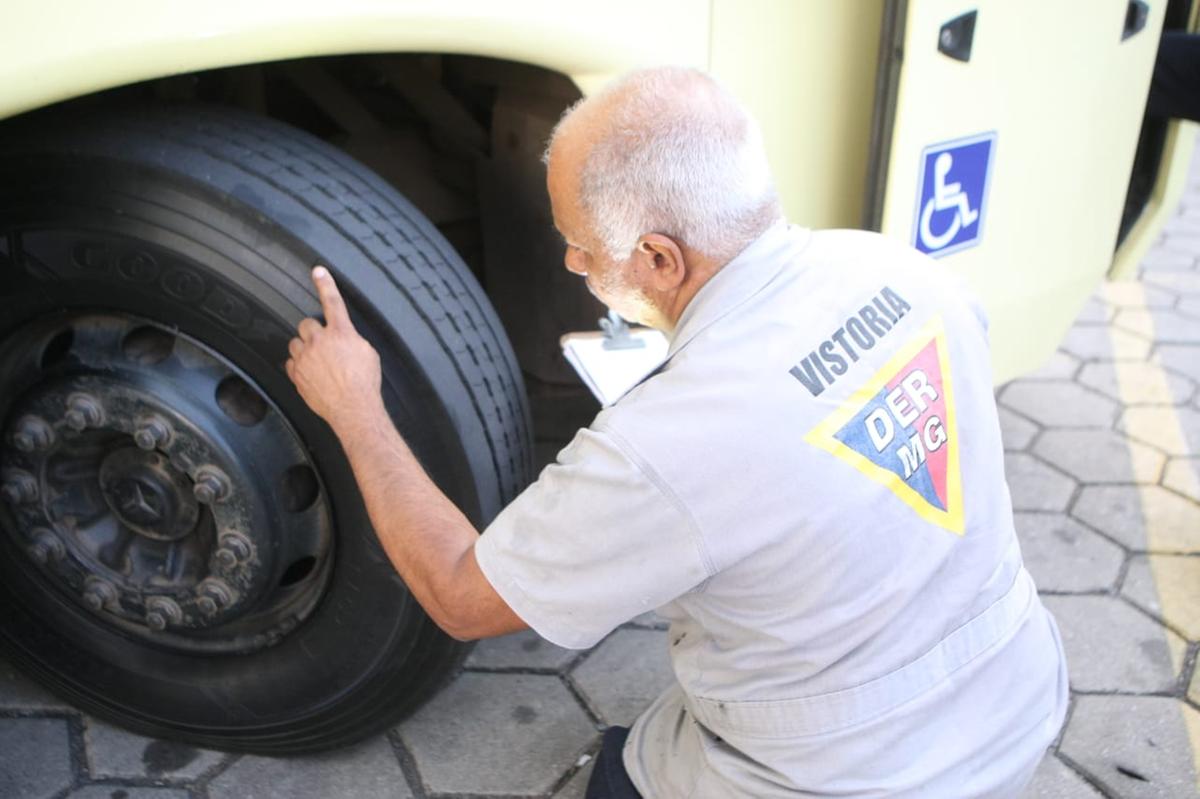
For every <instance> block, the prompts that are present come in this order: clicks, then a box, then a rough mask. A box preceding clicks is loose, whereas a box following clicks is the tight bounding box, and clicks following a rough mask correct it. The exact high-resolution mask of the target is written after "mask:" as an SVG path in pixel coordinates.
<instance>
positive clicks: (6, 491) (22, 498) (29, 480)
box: [0, 469, 38, 505]
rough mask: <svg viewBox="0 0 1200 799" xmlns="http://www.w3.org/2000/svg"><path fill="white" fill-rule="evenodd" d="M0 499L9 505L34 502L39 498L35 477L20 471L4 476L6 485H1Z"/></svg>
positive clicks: (13, 471)
mask: <svg viewBox="0 0 1200 799" xmlns="http://www.w3.org/2000/svg"><path fill="white" fill-rule="evenodd" d="M0 497H3V498H4V501H5V502H7V503H8V504H9V505H19V504H21V503H26V502H33V501H35V500H36V499H37V498H38V484H37V480H35V479H34V477H33V475H32V474H30V473H29V472H26V471H22V470H20V469H13V470H12V471H10V472H6V473H5V474H4V483H3V485H0Z"/></svg>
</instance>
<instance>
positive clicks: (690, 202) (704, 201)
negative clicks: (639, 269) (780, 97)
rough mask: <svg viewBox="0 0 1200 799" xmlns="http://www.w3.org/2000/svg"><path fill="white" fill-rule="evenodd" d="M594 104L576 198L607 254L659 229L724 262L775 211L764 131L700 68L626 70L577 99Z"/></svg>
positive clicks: (567, 119) (618, 254) (617, 253)
mask: <svg viewBox="0 0 1200 799" xmlns="http://www.w3.org/2000/svg"><path fill="white" fill-rule="evenodd" d="M584 104H587V105H588V106H593V104H595V106H594V107H597V108H601V109H602V110H603V111H604V112H606V113H601V114H600V115H599V118H600V120H601V121H600V123H599V125H600V129H599V130H595V131H593V135H592V136H591V137H590V138H591V140H592V146H591V149H590V150H589V151H588V153H587V155H586V156H585V159H584V164H583V167H582V171H581V174H580V176H579V202H580V205H581V207H582V208H583V210H584V212H585V213H586V214H587V216H588V217H589V221H590V222H591V225H592V229H593V230H594V232H595V234H596V236H597V237H598V238H599V240H600V242H601V244H602V245H603V247H604V249H605V250H606V251H607V253H608V255H609V256H610V257H611V258H613V259H616V260H623V259H625V258H627V257H628V256H629V254H630V253H631V252H632V251H633V249H634V247H635V246H636V245H637V240H638V237H639V236H641V235H643V234H645V233H660V234H662V235H665V236H670V237H671V238H673V239H675V240H677V241H679V242H681V243H683V244H685V245H687V246H688V247H691V248H693V249H695V250H698V251H700V252H701V253H704V254H705V255H707V256H709V257H710V258H714V259H716V260H718V261H719V262H720V263H722V264H724V263H725V262H727V261H728V260H729V259H731V258H733V256H735V255H737V253H739V252H740V251H741V250H742V249H743V248H745V246H746V245H747V244H749V243H750V242H751V241H753V240H754V239H755V238H757V237H758V236H759V235H760V234H761V233H762V232H763V231H764V230H766V229H767V228H768V227H769V226H770V225H771V223H773V222H775V221H776V220H777V219H779V218H780V217H781V216H782V211H781V209H780V206H779V200H778V197H777V195H776V193H775V187H774V185H773V183H772V180H771V172H770V167H769V165H768V163H767V156H766V151H765V150H764V148H763V143H762V133H761V131H760V130H759V127H758V124H757V123H756V122H755V121H754V119H753V118H752V117H751V116H750V114H749V113H747V112H746V110H745V109H744V108H743V107H742V106H741V104H739V103H738V101H737V100H736V99H734V97H733V96H732V95H731V94H730V93H729V92H728V91H726V90H725V89H724V88H723V87H721V86H720V85H719V84H718V83H717V82H716V81H715V80H713V78H711V77H710V76H708V75H706V74H704V73H703V72H700V71H699V70H694V69H686V68H682V67H658V68H654V69H646V70H640V71H637V72H633V73H630V74H628V75H626V76H624V77H622V78H620V79H619V80H617V81H616V82H614V83H612V84H610V85H608V86H606V87H605V88H604V89H603V90H602V91H601V92H599V93H598V94H596V95H594V96H593V97H590V98H588V99H587V100H585V101H580V102H579V103H576V104H575V105H574V106H572V107H571V108H570V109H568V110H567V112H566V113H565V114H564V115H563V118H562V120H561V121H560V122H559V123H558V125H557V126H556V127H555V129H554V133H553V134H552V135H551V138H550V147H548V148H547V150H546V152H547V156H548V155H549V152H550V148H552V147H553V146H554V142H555V139H556V138H557V137H558V135H559V134H560V132H561V131H562V130H563V129H564V128H566V127H568V126H570V124H571V120H572V118H573V117H575V116H576V113H577V111H578V110H579V109H580V108H581V107H582V106H583V105H584Z"/></svg>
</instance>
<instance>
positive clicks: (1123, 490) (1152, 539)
mask: <svg viewBox="0 0 1200 799" xmlns="http://www.w3.org/2000/svg"><path fill="white" fill-rule="evenodd" d="M1071 515H1073V516H1074V517H1075V518H1077V519H1079V520H1080V521H1083V522H1084V523H1086V524H1090V525H1091V526H1092V527H1095V528H1096V529H1097V530H1100V531H1101V532H1103V533H1105V534H1106V535H1108V536H1110V537H1112V538H1113V539H1114V540H1116V541H1120V542H1121V543H1122V544H1124V545H1125V546H1127V547H1129V548H1130V549H1135V550H1148V551H1152V552H1200V505H1197V504H1196V503H1194V502H1191V501H1189V500H1187V499H1184V498H1183V497H1181V496H1179V495H1178V494H1173V493H1171V492H1170V491H1167V490H1166V489H1164V488H1161V487H1159V486H1084V488H1083V491H1081V492H1080V493H1079V497H1078V498H1077V499H1076V500H1075V505H1074V507H1072V509H1071Z"/></svg>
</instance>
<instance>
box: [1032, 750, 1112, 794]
mask: <svg viewBox="0 0 1200 799" xmlns="http://www.w3.org/2000/svg"><path fill="white" fill-rule="evenodd" d="M1099 796H1100V792H1099V791H1097V790H1096V789H1095V788H1093V787H1092V786H1090V785H1088V784H1087V781H1086V780H1084V779H1083V777H1080V776H1079V775H1078V774H1076V773H1075V772H1074V771H1072V770H1071V769H1070V768H1068V767H1067V766H1066V765H1065V764H1064V763H1063V762H1062V761H1061V760H1059V759H1058V758H1057V757H1055V756H1054V755H1046V757H1045V758H1044V759H1043V760H1042V762H1041V763H1040V764H1039V765H1038V769H1037V772H1036V773H1035V774H1034V775H1033V782H1031V783H1029V787H1027V788H1026V789H1025V791H1024V793H1022V794H1021V799H1094V798H1095V797H1099Z"/></svg>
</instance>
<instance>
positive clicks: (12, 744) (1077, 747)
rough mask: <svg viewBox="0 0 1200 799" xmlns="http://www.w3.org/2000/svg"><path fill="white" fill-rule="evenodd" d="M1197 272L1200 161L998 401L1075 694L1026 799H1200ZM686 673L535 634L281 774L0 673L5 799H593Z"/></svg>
mask: <svg viewBox="0 0 1200 799" xmlns="http://www.w3.org/2000/svg"><path fill="white" fill-rule="evenodd" d="M1198 260H1200V161H1198V162H1197V164H1196V166H1194V167H1193V173H1192V178H1191V183H1190V186H1189V187H1188V190H1187V193H1186V195H1185V197H1184V200H1183V202H1182V204H1181V206H1180V208H1179V210H1178V213H1177V214H1176V216H1175V217H1174V218H1173V220H1172V221H1171V222H1170V224H1169V225H1168V226H1167V228H1166V229H1165V231H1164V233H1163V235H1162V237H1161V239H1160V241H1159V242H1158V243H1157V245H1156V246H1155V247H1154V248H1153V250H1152V251H1151V252H1150V253H1149V254H1148V255H1147V256H1146V258H1145V259H1144V261H1143V265H1142V268H1141V270H1140V273H1139V275H1138V276H1137V279H1136V280H1131V281H1127V282H1121V283H1107V284H1105V285H1104V286H1102V287H1101V289H1100V290H1099V291H1098V292H1097V294H1096V296H1095V297H1093V298H1092V299H1090V300H1089V301H1088V302H1087V304H1086V305H1085V306H1084V307H1083V308H1082V309H1081V310H1080V314H1079V317H1078V320H1077V322H1076V324H1075V325H1074V326H1073V327H1072V328H1071V330H1070V331H1069V332H1068V334H1067V336H1066V338H1065V339H1064V341H1063V343H1062V346H1061V347H1060V349H1059V350H1058V352H1056V353H1055V354H1054V355H1053V357H1051V358H1050V359H1048V361H1047V362H1046V364H1045V365H1044V366H1043V367H1042V368H1041V369H1039V370H1038V371H1037V372H1035V373H1034V374H1032V375H1030V376H1028V377H1026V378H1023V379H1021V380H1017V381H1013V382H1012V383H1010V384H1008V385H1005V386H1001V387H999V389H998V390H997V398H998V404H999V410H1000V420H1001V428H1002V431H1003V436H1004V441H1005V449H1006V471H1007V475H1008V480H1009V485H1010V490H1011V493H1012V499H1013V506H1014V508H1015V509H1016V511H1017V513H1016V527H1017V535H1018V537H1019V538H1020V540H1021V543H1022V551H1023V553H1024V556H1025V560H1026V563H1027V565H1028V567H1029V570H1030V571H1031V572H1032V573H1033V575H1034V578H1035V580H1036V581H1037V583H1038V586H1039V590H1040V592H1041V594H1042V596H1043V599H1044V601H1045V603H1046V605H1047V606H1048V607H1049V608H1050V609H1051V611H1052V612H1053V613H1054V615H1055V617H1056V618H1057V620H1058V623H1059V627H1060V629H1061V632H1062V637H1063V642H1064V646H1065V648H1066V651H1067V656H1068V659H1069V663H1070V673H1071V688H1072V691H1071V693H1072V700H1071V708H1070V713H1069V716H1068V721H1067V725H1066V727H1065V729H1064V732H1063V734H1062V735H1061V736H1060V740H1059V741H1058V742H1057V743H1056V744H1055V745H1054V746H1053V747H1052V748H1051V750H1050V752H1049V753H1048V756H1047V757H1046V759H1045V760H1044V762H1043V763H1042V765H1041V767H1040V768H1039V769H1038V772H1037V774H1036V776H1035V778H1034V781H1033V783H1032V785H1031V786H1030V787H1029V789H1028V790H1027V791H1026V794H1025V797H1024V799H1034V798H1035V797H1048V798H1061V799H1071V798H1073V797H1079V798H1080V799H1090V798H1094V797H1181V796H1195V795H1197V794H1198V793H1200V791H1198V785H1200V783H1198V781H1197V775H1198V771H1200V768H1198V763H1200V670H1198V669H1197V667H1196V663H1197V656H1198V653H1200V458H1198V457H1197V454H1196V453H1198V452H1200V263H1198ZM534 399H535V408H536V404H537V402H538V398H536V397H535V398H534ZM544 401H546V402H549V403H562V402H563V398H562V397H550V398H548V399H545V400H544ZM572 402H574V406H573V412H574V413H576V415H578V414H579V413H580V412H582V414H583V415H584V416H586V415H588V414H589V413H590V411H589V409H588V407H587V405H586V403H585V404H584V405H583V406H579V403H578V400H572ZM584 421H585V422H586V418H585V419H584ZM559 427H561V428H562V429H554V430H551V435H550V436H549V437H548V438H546V439H545V440H540V441H539V442H538V452H539V455H540V457H541V459H542V461H543V462H544V461H545V460H546V459H548V458H551V457H553V453H554V452H555V449H556V447H557V446H559V445H561V444H562V443H564V442H565V440H566V439H567V438H569V436H570V435H571V433H572V432H573V427H572V426H571V425H570V424H569V423H564V424H560V425H559ZM670 679H671V672H670V666H669V663H668V660H667V645H666V633H665V626H664V624H663V623H662V622H661V621H659V620H657V619H656V618H655V617H654V616H653V615H646V616H642V617H639V618H637V619H634V620H633V621H631V622H629V623H627V624H625V625H623V626H622V627H620V628H619V629H618V630H616V631H614V632H613V633H612V634H611V635H609V636H608V637H607V638H606V639H605V640H604V641H602V642H601V643H600V644H599V645H597V646H596V647H595V648H593V649H591V650H588V651H584V652H573V651H568V650H564V649H560V648H558V647H556V646H554V645H552V644H550V643H549V642H547V641H544V640H542V639H540V638H539V637H538V636H537V635H535V634H533V633H531V632H525V633H519V634H516V635H512V636H507V637H505V638H500V639H495V640H491V641H485V642H482V643H481V644H480V645H479V646H478V647H477V648H476V649H475V651H474V652H473V654H472V655H471V657H470V659H469V660H468V661H467V663H466V666H465V669H464V671H463V673H462V674H461V675H460V676H459V677H458V679H457V680H456V681H454V682H453V683H452V684H451V685H450V686H449V687H448V688H446V689H445V690H444V691H443V692H442V693H440V694H439V695H438V696H436V697H435V698H434V699H433V700H432V701H431V702H429V703H428V704H427V705H425V706H424V707H423V708H422V709H420V710H419V711H418V712H417V713H416V714H415V715H413V716H412V717H411V718H409V719H407V720H405V721H404V722H402V723H401V724H399V725H398V726H397V727H396V728H395V729H394V730H391V731H389V732H388V733H387V734H385V735H381V736H378V737H376V738H374V739H371V740H368V741H365V742H363V743H361V744H360V745H358V746H355V747H353V748H350V749H347V750H341V751H336V752H330V753H325V754H321V755H316V756H309V757H301V758H289V759H276V758H264V757H255V756H248V755H234V754H226V753H220V752H210V751H203V750H198V749H195V748H192V747H188V746H181V745H178V744H174V743H168V742H163V741H155V740H151V739H147V738H143V737H141V736H138V735H134V734H131V733H128V732H125V731H122V730H119V729H115V728H113V727H111V726H109V725H107V724H104V723H102V722H100V721H97V720H95V719H93V718H90V717H89V716H87V715H86V714H84V713H82V712H80V711H78V710H75V709H74V708H72V707H70V706H69V705H66V704H64V703H63V702H61V701H59V700H58V699H56V698H54V697H52V696H50V695H49V694H47V693H46V692H44V691H43V690H41V689H40V688H38V687H36V686H34V685H33V684H32V683H31V682H30V681H29V680H28V679H27V678H25V677H23V676H21V675H18V674H16V673H15V672H14V671H13V670H12V669H11V668H9V667H8V666H7V665H6V664H4V663H3V662H0V797H86V798H87V799H177V798H180V799H181V798H182V797H192V799H201V798H203V797H211V798H212V799H218V798H220V799H224V798H225V797H239V799H240V798H253V797H276V796H281V797H297V799H304V798H305V797H389V798H390V797H396V798H397V799H407V798H408V797H415V798H416V799H424V798H430V799H472V798H474V797H483V796H494V797H542V798H546V797H559V798H561V799H580V798H581V797H582V796H583V792H584V785H585V783H586V780H587V776H588V774H589V772H590V769H591V760H592V759H593V758H594V756H595V753H596V751H597V748H598V746H599V741H600V734H601V731H602V730H603V729H604V727H605V726H606V725H608V724H628V723H629V722H630V721H631V720H632V719H633V718H634V717H635V716H636V715H637V713H638V712H639V711H640V710H641V709H642V708H643V707H644V706H645V705H646V704H647V703H648V702H649V701H650V700H651V698H652V697H654V696H655V694H656V693H657V692H658V691H659V690H661V689H662V688H663V687H665V686H666V685H667V684H668V682H669V681H670Z"/></svg>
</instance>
